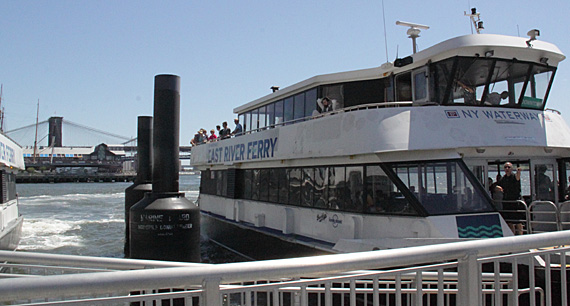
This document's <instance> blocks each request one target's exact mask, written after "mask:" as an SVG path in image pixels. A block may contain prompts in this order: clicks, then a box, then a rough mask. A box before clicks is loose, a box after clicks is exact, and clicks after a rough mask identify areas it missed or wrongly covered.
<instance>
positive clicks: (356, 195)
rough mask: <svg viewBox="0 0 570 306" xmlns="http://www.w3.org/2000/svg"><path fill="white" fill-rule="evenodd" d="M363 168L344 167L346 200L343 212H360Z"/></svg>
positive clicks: (361, 207)
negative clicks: (346, 188) (346, 189)
mask: <svg viewBox="0 0 570 306" xmlns="http://www.w3.org/2000/svg"><path fill="white" fill-rule="evenodd" d="M362 169H363V167H346V180H347V182H346V183H347V187H348V199H346V200H347V201H346V202H345V204H346V206H345V210H349V211H358V212H360V211H362V209H363V205H362V196H363V186H362V182H363V174H362Z"/></svg>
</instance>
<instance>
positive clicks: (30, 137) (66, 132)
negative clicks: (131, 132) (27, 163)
mask: <svg viewBox="0 0 570 306" xmlns="http://www.w3.org/2000/svg"><path fill="white" fill-rule="evenodd" d="M50 122H51V123H50ZM58 123H59V124H58ZM5 134H6V135H8V136H9V137H10V138H12V139H13V140H14V141H16V142H17V143H19V144H20V145H21V146H23V147H29V146H33V145H34V143H36V145H37V146H49V145H50V144H51V143H50V135H52V136H56V135H60V136H61V140H62V143H61V144H60V145H63V146H68V147H69V146H95V145H97V144H100V143H105V144H120V145H124V146H127V147H135V149H136V145H137V144H136V138H133V137H127V136H123V135H118V134H115V133H110V132H106V131H103V130H100V129H96V128H93V127H89V126H85V125H82V124H79V123H75V122H72V121H69V120H65V119H63V117H51V118H49V119H47V120H44V121H41V122H38V123H33V124H29V125H26V126H23V127H20V128H16V129H13V130H10V131H6V132H5Z"/></svg>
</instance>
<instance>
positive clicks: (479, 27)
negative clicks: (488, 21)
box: [463, 8, 485, 34]
mask: <svg viewBox="0 0 570 306" xmlns="http://www.w3.org/2000/svg"><path fill="white" fill-rule="evenodd" d="M463 14H464V15H465V16H469V18H470V19H471V23H473V28H475V31H477V34H481V30H484V29H485V28H484V27H483V21H482V20H481V18H480V15H481V13H477V8H472V9H471V14H467V12H463ZM475 18H477V19H475ZM473 28H471V34H473Z"/></svg>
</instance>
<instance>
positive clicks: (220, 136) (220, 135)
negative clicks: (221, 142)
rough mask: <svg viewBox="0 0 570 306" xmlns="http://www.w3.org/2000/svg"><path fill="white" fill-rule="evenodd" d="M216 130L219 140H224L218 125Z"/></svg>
mask: <svg viewBox="0 0 570 306" xmlns="http://www.w3.org/2000/svg"><path fill="white" fill-rule="evenodd" d="M216 130H217V131H218V138H220V139H222V128H221V127H220V126H219V125H216Z"/></svg>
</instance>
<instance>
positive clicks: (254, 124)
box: [251, 109, 259, 131]
mask: <svg viewBox="0 0 570 306" xmlns="http://www.w3.org/2000/svg"><path fill="white" fill-rule="evenodd" d="M258 128H259V109H254V110H252V111H251V130H252V131H255V130H257V129H258Z"/></svg>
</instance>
